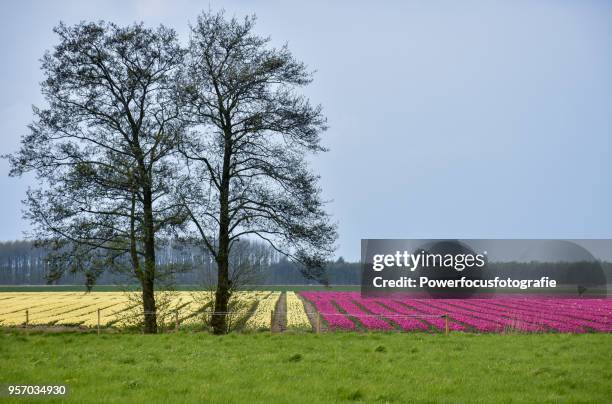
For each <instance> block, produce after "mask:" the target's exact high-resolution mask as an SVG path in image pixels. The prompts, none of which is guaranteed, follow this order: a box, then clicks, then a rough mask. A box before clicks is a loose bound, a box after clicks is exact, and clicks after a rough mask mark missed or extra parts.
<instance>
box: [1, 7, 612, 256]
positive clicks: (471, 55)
mask: <svg viewBox="0 0 612 404" xmlns="http://www.w3.org/2000/svg"><path fill="white" fill-rule="evenodd" d="M459 3H461V4H459ZM209 7H210V8H211V9H213V10H218V9H220V8H225V9H226V11H227V12H228V13H229V14H230V15H233V14H235V15H237V16H244V15H245V14H251V13H255V14H257V16H258V25H257V32H259V33H261V34H262V35H270V36H271V38H272V40H273V43H274V44H282V43H284V42H287V43H288V44H289V47H290V49H291V50H292V51H293V52H294V54H295V55H296V56H297V58H299V59H301V60H303V61H304V62H306V63H307V64H308V65H309V66H310V67H311V68H312V69H314V70H317V73H316V76H315V81H314V83H313V84H312V85H311V86H310V87H309V88H308V90H307V95H308V96H309V97H310V98H311V100H312V101H313V102H315V103H321V104H322V105H323V107H324V110H325V112H326V115H327V118H328V121H329V126H330V129H329V130H328V132H327V133H325V135H324V143H325V145H326V146H327V147H329V148H330V149H331V151H330V152H329V153H326V154H323V155H321V156H318V157H316V158H315V159H314V161H313V168H314V169H315V171H317V172H318V173H319V174H320V175H321V185H322V187H323V190H324V196H325V198H326V199H329V200H331V202H330V204H329V211H330V212H331V213H332V214H333V216H334V220H335V221H337V222H338V224H339V230H340V239H339V249H338V252H337V255H338V256H340V255H342V256H344V257H345V258H347V259H351V260H357V259H359V248H360V242H359V241H360V239H362V238H433V237H457V238H470V237H475V238H490V237H497V238H522V237H526V238H540V237H547V238H612V158H611V153H612V2H605V1H506V2H494V1H461V2H457V1H448V2H444V1H413V2H408V1H401V2H400V1H398V2H391V1H383V2H376V1H369V2H357V1H346V2H342V1H333V2H331V1H321V2H315V1H299V2H297V1H296V2H280V1H278V2H275V1H261V2H256V1H235V2H230V1H228V2H221V1H210V2H203V1H171V2H170V1H168V2H163V1H144V0H143V1H134V2H130V1H126V0H123V1H104V2H102V1H100V2H95V1H57V0H56V1H53V2H50V1H24V0H20V1H13V2H11V3H9V2H8V1H6V2H2V3H1V4H0V19H1V20H0V50H1V60H2V62H1V63H0V89H1V91H2V92H1V93H0V154H5V153H8V152H12V151H15V150H16V149H17V147H18V143H19V138H20V137H21V135H23V134H24V133H26V125H27V124H28V123H29V122H30V121H31V119H32V114H31V105H32V104H35V105H44V104H42V98H41V96H40V93H39V87H38V83H39V82H40V81H41V79H42V76H41V73H40V69H39V66H40V65H39V61H38V60H39V58H40V57H41V56H42V55H43V52H44V51H45V50H46V49H50V48H51V47H52V46H53V45H54V44H55V43H56V38H55V37H54V35H53V33H52V32H51V30H52V28H53V26H55V25H56V24H57V23H58V22H59V21H60V20H62V21H65V22H67V23H76V22H78V21H80V20H99V19H105V20H110V21H114V22H116V23H119V24H128V23H131V22H134V21H144V22H145V23H146V24H150V25H154V24H159V23H163V24H167V25H169V26H172V27H174V28H175V29H176V30H177V31H178V32H179V33H180V34H181V37H182V38H183V39H186V37H187V31H188V22H189V21H192V22H193V21H195V18H196V15H197V14H198V13H199V12H200V11H201V10H202V9H203V8H204V9H208V8H209ZM7 172H8V165H7V162H6V161H5V160H2V161H0V187H1V190H2V195H1V197H0V240H10V239H17V238H21V237H22V231H23V230H25V229H27V228H28V224H27V223H25V222H24V221H23V220H22V219H21V203H20V201H21V199H23V197H24V195H25V190H26V189H27V187H28V186H31V185H33V183H32V179H31V178H21V179H19V178H18V179H15V178H8V177H7Z"/></svg>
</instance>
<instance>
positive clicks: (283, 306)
mask: <svg viewBox="0 0 612 404" xmlns="http://www.w3.org/2000/svg"><path fill="white" fill-rule="evenodd" d="M271 327H272V332H283V331H285V330H286V329H287V293H285V292H283V293H281V295H280V297H279V298H278V301H277V302H276V308H275V309H274V320H273V321H272V325H271Z"/></svg>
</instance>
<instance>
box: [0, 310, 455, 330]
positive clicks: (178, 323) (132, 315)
mask: <svg viewBox="0 0 612 404" xmlns="http://www.w3.org/2000/svg"><path fill="white" fill-rule="evenodd" d="M46 311H48V310H45V309H44V308H38V309H36V310H33V309H25V310H22V311H15V312H11V313H10V314H11V315H12V316H11V319H13V321H12V322H11V323H9V324H3V323H2V322H1V321H0V325H12V326H21V327H25V328H26V329H27V328H31V327H40V326H43V327H44V326H54V325H55V326H58V325H59V326H79V327H84V328H89V329H95V330H96V331H97V332H98V333H100V332H101V331H102V330H103V329H105V328H127V329H130V328H131V329H134V328H142V327H143V324H144V322H145V318H146V316H151V315H154V316H155V321H156V324H157V326H158V328H159V329H160V331H162V332H163V331H165V330H175V331H178V330H180V329H181V327H192V326H198V325H200V326H203V327H209V326H210V324H211V321H212V319H213V317H215V316H223V317H225V320H226V324H227V327H228V331H231V330H235V329H249V328H250V329H253V330H254V329H269V330H273V329H274V323H275V321H276V319H277V316H278V315H280V316H281V321H282V319H283V318H284V320H285V322H286V319H287V310H277V309H274V310H270V311H269V312H263V313H262V312H257V310H256V308H248V309H242V310H227V311H215V310H212V309H198V310H189V309H184V308H183V309H181V308H176V309H171V310H168V309H166V310H160V311H144V310H141V309H136V307H130V308H127V309H125V310H121V311H118V310H116V309H115V310H113V308H112V306H111V307H108V306H106V307H104V308H101V307H97V308H94V309H89V310H80V311H79V312H78V317H76V318H74V320H70V317H67V316H66V317H64V318H62V317H61V315H59V316H58V315H53V316H48V319H45V317H44V314H45V312H46ZM19 313H21V316H22V320H21V321H20V320H18V319H17V317H19ZM304 314H305V315H306V316H307V317H308V319H309V324H305V327H304V328H305V329H306V328H310V330H312V331H313V332H316V333H321V332H323V331H324V329H325V328H326V327H328V324H326V322H327V320H326V319H328V318H334V317H343V318H351V317H352V318H356V319H360V318H362V319H366V318H375V319H379V320H381V321H389V320H390V321H394V320H401V319H424V320H427V319H444V322H445V326H444V332H445V333H446V334H448V332H449V324H448V321H449V315H447V314H443V315H433V314H399V313H398V314H372V313H358V314H357V313H352V314H351V313H338V312H320V311H304ZM263 316H265V319H264V318H263ZM109 319H110V320H109ZM253 319H254V320H253ZM15 320H16V321H15ZM250 320H253V321H252V323H253V324H252V325H254V326H251V327H248V324H247V323H248V322H249V321H250Z"/></svg>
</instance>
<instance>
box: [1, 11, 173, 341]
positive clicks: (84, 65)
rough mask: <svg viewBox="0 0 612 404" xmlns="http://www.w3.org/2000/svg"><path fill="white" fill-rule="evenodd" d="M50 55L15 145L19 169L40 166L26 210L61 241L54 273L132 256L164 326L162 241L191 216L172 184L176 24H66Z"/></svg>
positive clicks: (152, 322)
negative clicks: (37, 103)
mask: <svg viewBox="0 0 612 404" xmlns="http://www.w3.org/2000/svg"><path fill="white" fill-rule="evenodd" d="M54 32H55V33H56V34H57V35H58V36H59V44H58V45H57V46H55V48H54V49H53V51H52V52H47V53H46V54H45V56H44V57H43V59H42V70H43V72H44V76H45V79H44V81H43V82H42V84H41V88H42V93H43V95H44V96H45V98H46V101H47V103H48V107H47V108H45V109H38V108H34V117H35V118H34V122H33V123H32V124H31V125H30V131H29V133H28V134H27V135H25V136H23V137H22V140H21V149H20V150H19V151H18V152H17V153H16V154H14V155H13V156H9V157H10V163H11V175H13V176H18V175H22V174H23V173H25V172H31V171H32V172H35V173H36V176H37V178H38V181H39V184H40V187H39V188H38V189H35V190H30V191H29V192H28V197H27V200H26V203H27V208H28V209H27V214H26V216H27V217H28V218H29V219H31V221H32V222H33V223H34V224H35V226H36V231H35V235H36V237H37V238H39V239H42V240H44V241H46V242H47V244H50V246H51V247H52V248H53V250H54V251H55V254H54V255H52V259H51V262H52V263H55V265H54V266H53V267H54V268H55V269H56V272H55V275H56V276H61V272H62V271H64V270H65V269H66V268H67V269H71V270H86V271H88V272H87V273H88V281H89V282H90V283H91V282H93V281H94V280H95V277H96V275H97V274H98V273H99V272H100V271H101V270H103V268H105V267H106V266H108V265H112V264H114V263H118V262H124V263H128V265H129V266H130V268H131V270H132V273H133V275H134V276H135V277H136V278H137V279H138V280H139V281H140V284H141V286H142V303H143V310H144V318H145V332H148V333H153V332H156V330H157V319H156V304H155V296H154V289H155V281H156V276H157V273H156V260H155V244H156V236H157V234H158V233H160V232H163V231H165V230H166V229H168V228H170V227H171V226H173V225H178V224H180V223H181V222H182V221H183V220H184V214H183V209H182V208H181V207H180V206H179V205H177V204H175V203H173V202H172V201H171V199H170V198H169V193H170V192H171V190H172V189H173V188H174V185H173V179H174V178H175V177H176V168H175V162H174V161H173V159H174V155H175V154H176V151H177V144H178V142H180V140H181V136H182V133H183V123H182V122H183V121H182V120H181V119H179V118H180V116H179V114H180V108H179V105H178V104H177V99H178V98H177V91H176V80H175V75H176V72H177V70H178V68H179V67H180V65H181V64H182V62H183V59H184V51H183V50H182V49H181V48H180V47H179V45H178V42H177V39H176V34H175V32H174V31H173V30H171V29H167V28H165V27H163V26H159V27H158V28H155V29H151V28H146V27H144V26H143V25H142V24H135V25H131V26H127V27H118V26H116V25H115V24H112V23H105V22H98V23H85V22H83V23H80V24H77V25H74V26H67V25H64V24H60V25H59V26H58V27H56V28H55V29H54Z"/></svg>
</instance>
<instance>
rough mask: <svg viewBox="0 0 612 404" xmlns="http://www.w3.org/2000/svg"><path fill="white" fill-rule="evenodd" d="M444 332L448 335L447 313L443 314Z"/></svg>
mask: <svg viewBox="0 0 612 404" xmlns="http://www.w3.org/2000/svg"><path fill="white" fill-rule="evenodd" d="M444 334H446V335H448V313H446V314H445V315H444Z"/></svg>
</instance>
